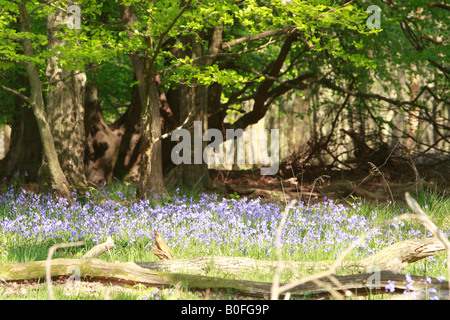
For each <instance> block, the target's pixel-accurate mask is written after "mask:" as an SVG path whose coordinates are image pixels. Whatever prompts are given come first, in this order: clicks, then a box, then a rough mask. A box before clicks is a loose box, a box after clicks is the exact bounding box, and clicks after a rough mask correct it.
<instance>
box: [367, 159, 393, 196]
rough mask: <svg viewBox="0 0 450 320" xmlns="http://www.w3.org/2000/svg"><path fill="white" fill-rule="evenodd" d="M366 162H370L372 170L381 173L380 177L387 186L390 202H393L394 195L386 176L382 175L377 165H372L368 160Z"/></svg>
mask: <svg viewBox="0 0 450 320" xmlns="http://www.w3.org/2000/svg"><path fill="white" fill-rule="evenodd" d="M368 163H369V164H370V166H371V167H372V170H373V171H374V172H375V173H378V174H379V175H381V177H382V178H383V181H384V183H385V184H386V186H387V187H388V190H389V193H390V194H391V199H392V203H395V199H394V195H393V194H392V191H391V188H390V187H389V183H388V182H387V181H386V178H385V177H384V174H383V172H381V170H380V169H378V167H377V166H376V165H374V164H373V163H372V162H370V161H369V162H368Z"/></svg>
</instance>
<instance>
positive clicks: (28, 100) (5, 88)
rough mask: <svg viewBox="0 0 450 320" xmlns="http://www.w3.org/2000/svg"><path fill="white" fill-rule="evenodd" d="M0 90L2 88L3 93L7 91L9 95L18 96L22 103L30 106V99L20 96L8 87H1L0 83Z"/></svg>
mask: <svg viewBox="0 0 450 320" xmlns="http://www.w3.org/2000/svg"><path fill="white" fill-rule="evenodd" d="M0 88H2V89H3V90H5V91H7V92H9V93H12V94H14V95H15V96H18V97H19V98H21V99H22V100H23V101H25V102H26V103H27V104H31V102H30V98H28V97H27V96H25V95H23V94H21V93H20V92H19V91H16V90H14V89H11V88H8V87H5V86H4V85H2V84H1V83H0Z"/></svg>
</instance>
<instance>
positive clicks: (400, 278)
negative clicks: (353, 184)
mask: <svg viewBox="0 0 450 320" xmlns="http://www.w3.org/2000/svg"><path fill="white" fill-rule="evenodd" d="M173 261H176V260H173ZM73 267H78V268H79V270H80V277H81V279H83V280H86V281H100V282H104V283H111V284H115V285H126V284H128V285H134V284H143V285H147V286H163V287H164V286H165V287H167V286H173V285H175V284H179V283H181V285H184V286H187V287H188V288H189V289H191V290H206V289H208V288H210V289H214V290H218V291H222V290H226V291H227V292H230V291H231V292H235V293H236V294H240V295H243V296H248V297H254V298H259V299H262V298H264V299H266V298H269V296H270V291H271V286H272V284H271V283H266V282H254V281H245V280H227V279H221V278H213V277H205V276H198V275H187V274H175V273H164V272H159V271H153V270H149V269H145V268H141V267H139V266H138V265H136V264H135V263H132V262H128V263H112V262H107V261H103V260H99V259H55V260H52V269H51V277H52V278H61V277H69V276H70V275H71V274H72V272H71V271H70V270H71V268H73ZM375 275H376V280H377V282H376V285H377V286H378V287H374V284H373V283H372V281H371V280H372V279H373V277H374V273H364V274H354V275H348V276H333V277H334V278H335V279H334V280H333V279H330V278H329V277H324V278H321V279H319V280H320V283H321V285H317V284H315V283H313V282H308V283H305V284H302V285H299V286H296V287H294V288H292V289H291V290H289V294H290V296H291V297H292V298H305V297H306V298H313V297H314V298H317V297H325V298H327V297H329V296H330V293H329V290H330V288H331V289H332V290H334V291H336V292H339V293H341V294H343V293H344V292H346V291H351V292H354V293H356V294H357V295H367V294H369V293H372V294H373V293H379V292H385V287H386V286H387V285H388V281H389V280H391V281H395V287H396V291H395V292H394V293H403V290H405V289H406V285H407V282H406V279H405V276H404V275H401V274H397V273H393V272H390V271H380V272H378V273H376V274H375ZM45 277H46V261H35V262H27V263H16V264H0V279H2V280H4V281H18V280H39V279H45ZM426 280H427V279H426V277H421V276H412V282H411V285H412V286H413V288H412V290H426V289H427V288H431V287H433V288H435V289H436V290H437V291H441V292H445V291H446V288H447V287H448V282H447V281H443V282H442V283H441V282H439V281H438V280H437V279H433V278H431V283H427V281H426ZM323 284H326V286H325V288H324V286H323ZM284 295H285V294H282V295H281V296H280V298H283V297H284ZM447 295H448V293H447Z"/></svg>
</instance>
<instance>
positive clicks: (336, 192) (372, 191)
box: [210, 159, 450, 203]
mask: <svg viewBox="0 0 450 320" xmlns="http://www.w3.org/2000/svg"><path fill="white" fill-rule="evenodd" d="M377 169H378V170H377ZM416 170H417V171H416ZM210 172H211V177H212V179H213V180H214V182H215V184H216V186H217V187H218V188H220V189H222V190H224V192H225V194H227V195H239V196H246V197H249V198H251V197H261V198H263V199H266V200H269V201H276V200H280V201H285V200H289V199H293V198H295V199H297V200H300V201H304V202H310V203H315V202H320V201H322V200H323V199H324V197H327V198H331V199H347V200H351V197H352V196H354V197H358V198H361V199H364V200H366V201H368V202H372V201H376V202H379V203H381V202H389V201H392V200H394V201H395V202H403V199H404V193H405V192H407V191H408V192H410V193H415V192H416V191H418V190H420V188H422V190H423V189H425V190H427V189H428V188H429V189H431V190H433V191H437V192H439V193H444V194H447V195H448V194H450V159H449V160H446V161H442V162H438V163H434V164H433V163H424V164H423V165H416V166H415V168H413V167H412V166H410V165H407V164H406V163H403V164H402V163H392V164H391V163H388V164H386V165H384V166H382V167H381V166H379V167H378V168H373V167H370V166H366V167H364V166H362V165H361V166H360V169H354V170H338V169H336V168H330V167H312V166H310V167H305V168H294V166H291V167H287V168H286V167H280V172H279V174H278V175H275V176H262V175H260V173H259V169H255V170H236V171H218V170H211V171H210Z"/></svg>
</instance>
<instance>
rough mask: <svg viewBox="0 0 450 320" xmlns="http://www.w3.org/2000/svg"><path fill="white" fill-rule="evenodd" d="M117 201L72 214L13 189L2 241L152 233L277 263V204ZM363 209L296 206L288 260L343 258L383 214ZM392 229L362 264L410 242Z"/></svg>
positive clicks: (366, 249) (368, 247) (287, 238)
mask: <svg viewBox="0 0 450 320" xmlns="http://www.w3.org/2000/svg"><path fill="white" fill-rule="evenodd" d="M117 195H118V196H119V197H122V198H123V200H128V201H125V202H126V203H125V202H124V203H122V202H120V201H116V200H112V199H111V198H110V197H109V196H108V194H106V199H105V200H103V201H101V202H96V201H94V200H93V199H92V198H91V197H90V195H87V199H84V201H82V202H81V201H74V204H73V205H71V206H70V205H69V204H68V202H67V200H66V199H57V200H55V199H54V198H52V197H51V196H49V195H42V196H38V195H36V194H33V193H31V194H27V193H25V192H24V191H23V192H15V191H14V190H12V188H10V189H8V190H7V191H6V192H5V193H3V194H1V195H0V234H1V235H2V237H3V239H8V243H9V244H11V243H14V242H18V241H21V240H24V241H26V242H27V243H30V242H34V243H36V244H39V243H42V242H44V241H47V240H56V241H57V242H64V241H78V240H85V241H93V242H94V243H100V242H103V241H105V240H106V238H107V237H108V236H111V237H113V239H114V241H115V243H116V245H120V246H132V245H134V244H135V243H136V242H140V241H144V242H145V243H146V244H147V243H149V242H153V240H154V238H153V237H154V231H155V230H158V232H159V233H160V234H161V235H162V236H163V238H164V240H165V241H166V242H167V244H168V245H169V246H171V247H172V248H179V249H183V248H186V247H192V246H195V248H196V249H197V250H198V246H202V247H203V248H205V249H204V251H208V252H209V254H217V255H223V254H230V253H233V252H234V253H236V254H240V255H248V254H249V252H250V249H252V248H253V249H254V248H257V249H258V250H260V251H259V252H261V258H269V257H274V254H273V253H272V252H274V250H272V249H274V247H275V238H276V231H277V227H278V223H279V221H280V220H281V217H282V215H283V208H282V207H281V206H280V205H279V204H276V203H262V202H261V201H260V200H259V199H247V198H242V199H218V198H217V196H215V195H207V194H202V195H200V197H199V199H196V200H194V199H193V198H190V197H187V196H186V195H180V194H177V195H175V196H174V197H172V198H170V199H168V198H166V197H164V199H163V198H158V197H157V196H156V195H155V196H152V197H151V198H150V199H149V200H146V201H129V200H130V199H131V198H127V195H126V194H124V193H122V192H120V193H119V192H117V193H116V194H115V195H114V198H115V199H117ZM128 197H130V193H128ZM74 200H75V199H74ZM360 207H361V206H360V204H354V205H353V209H348V208H346V207H345V206H343V205H342V204H336V203H334V202H333V201H332V200H330V199H325V200H324V202H322V203H317V204H314V205H312V206H310V207H308V206H306V205H305V204H304V203H299V204H297V205H296V206H295V207H294V208H293V209H292V210H291V211H290V213H289V217H288V219H287V221H286V224H285V226H284V228H283V233H282V237H281V242H282V243H281V245H282V247H283V249H284V252H286V253H287V254H289V256H290V255H292V254H294V253H296V252H297V253H300V254H302V255H304V254H306V255H311V256H314V254H315V253H316V252H318V251H320V252H329V253H330V254H331V256H337V255H338V254H339V253H340V252H342V251H343V250H344V249H345V248H346V247H348V245H349V244H350V243H351V242H353V241H354V240H356V239H357V238H358V237H359V236H360V235H361V234H362V233H364V232H366V231H368V230H369V229H371V228H373V227H374V226H375V219H376V216H377V212H376V211H373V212H372V213H371V215H370V217H367V216H366V215H364V214H362V213H360ZM392 226H393V228H389V229H387V230H385V229H382V230H383V231H378V232H376V233H375V234H374V235H372V236H371V237H369V238H368V241H366V242H365V243H364V244H362V245H361V246H360V247H359V248H358V249H357V250H356V251H357V254H358V255H359V256H360V257H361V258H364V257H366V256H369V255H372V254H374V253H376V251H378V250H379V249H381V248H382V247H384V246H386V245H390V244H392V243H394V242H396V241H399V240H404V239H403V236H402V235H401V234H400V233H398V228H400V227H402V226H403V222H402V221H399V222H396V223H394V224H392ZM420 235H422V233H421V232H420V231H417V230H414V229H411V230H410V231H409V232H408V233H407V234H405V236H406V237H407V238H413V237H414V238H417V237H419V236H420ZM0 239H2V238H0ZM202 250H203V249H202Z"/></svg>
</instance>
